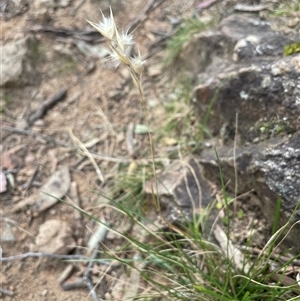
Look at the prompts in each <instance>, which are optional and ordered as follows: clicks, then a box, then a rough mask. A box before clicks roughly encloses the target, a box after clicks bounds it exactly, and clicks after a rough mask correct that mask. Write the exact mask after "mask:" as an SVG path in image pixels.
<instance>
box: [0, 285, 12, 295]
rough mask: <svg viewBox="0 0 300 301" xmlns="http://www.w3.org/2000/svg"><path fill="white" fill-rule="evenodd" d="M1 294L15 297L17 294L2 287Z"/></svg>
mask: <svg viewBox="0 0 300 301" xmlns="http://www.w3.org/2000/svg"><path fill="white" fill-rule="evenodd" d="M0 294H3V295H8V296H13V295H14V294H15V293H14V292H13V291H10V290H7V289H5V288H2V287H0Z"/></svg>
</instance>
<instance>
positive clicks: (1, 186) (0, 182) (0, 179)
mask: <svg viewBox="0 0 300 301" xmlns="http://www.w3.org/2000/svg"><path fill="white" fill-rule="evenodd" d="M6 190H7V180H6V176H5V174H4V172H3V171H0V193H3V192H6Z"/></svg>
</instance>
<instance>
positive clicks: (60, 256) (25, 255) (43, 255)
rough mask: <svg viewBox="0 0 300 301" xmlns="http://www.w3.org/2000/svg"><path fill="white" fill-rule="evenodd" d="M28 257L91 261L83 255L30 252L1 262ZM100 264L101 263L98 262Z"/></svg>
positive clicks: (5, 258)
mask: <svg viewBox="0 0 300 301" xmlns="http://www.w3.org/2000/svg"><path fill="white" fill-rule="evenodd" d="M28 257H47V258H53V259H69V260H76V259H82V260H89V257H86V256H83V255H59V254H53V253H39V252H36V253H35V252H28V253H24V254H18V255H14V256H8V257H1V258H0V262H1V261H2V262H3V261H12V260H17V259H25V258H28ZM97 262H99V261H97Z"/></svg>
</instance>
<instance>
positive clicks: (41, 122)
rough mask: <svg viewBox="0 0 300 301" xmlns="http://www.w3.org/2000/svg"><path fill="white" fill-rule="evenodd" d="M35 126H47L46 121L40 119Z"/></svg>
mask: <svg viewBox="0 0 300 301" xmlns="http://www.w3.org/2000/svg"><path fill="white" fill-rule="evenodd" d="M34 125H35V126H44V125H45V121H44V120H43V119H38V120H36V121H35V122H34Z"/></svg>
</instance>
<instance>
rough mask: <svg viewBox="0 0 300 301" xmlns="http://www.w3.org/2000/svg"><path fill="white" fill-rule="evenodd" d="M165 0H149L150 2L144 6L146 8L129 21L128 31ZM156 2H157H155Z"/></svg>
mask: <svg viewBox="0 0 300 301" xmlns="http://www.w3.org/2000/svg"><path fill="white" fill-rule="evenodd" d="M163 1H164V0H150V1H148V3H147V4H146V5H145V6H144V8H143V9H142V10H141V12H140V13H139V15H138V16H137V17H136V18H135V19H134V20H133V21H131V22H130V23H129V25H128V29H127V30H128V32H129V31H131V30H132V29H133V28H134V27H136V26H137V24H139V23H141V22H142V19H143V18H144V16H145V15H146V14H147V13H148V12H150V11H151V10H152V9H154V8H156V7H157V6H159V5H160V4H162V3H163ZM155 2H156V3H155Z"/></svg>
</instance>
